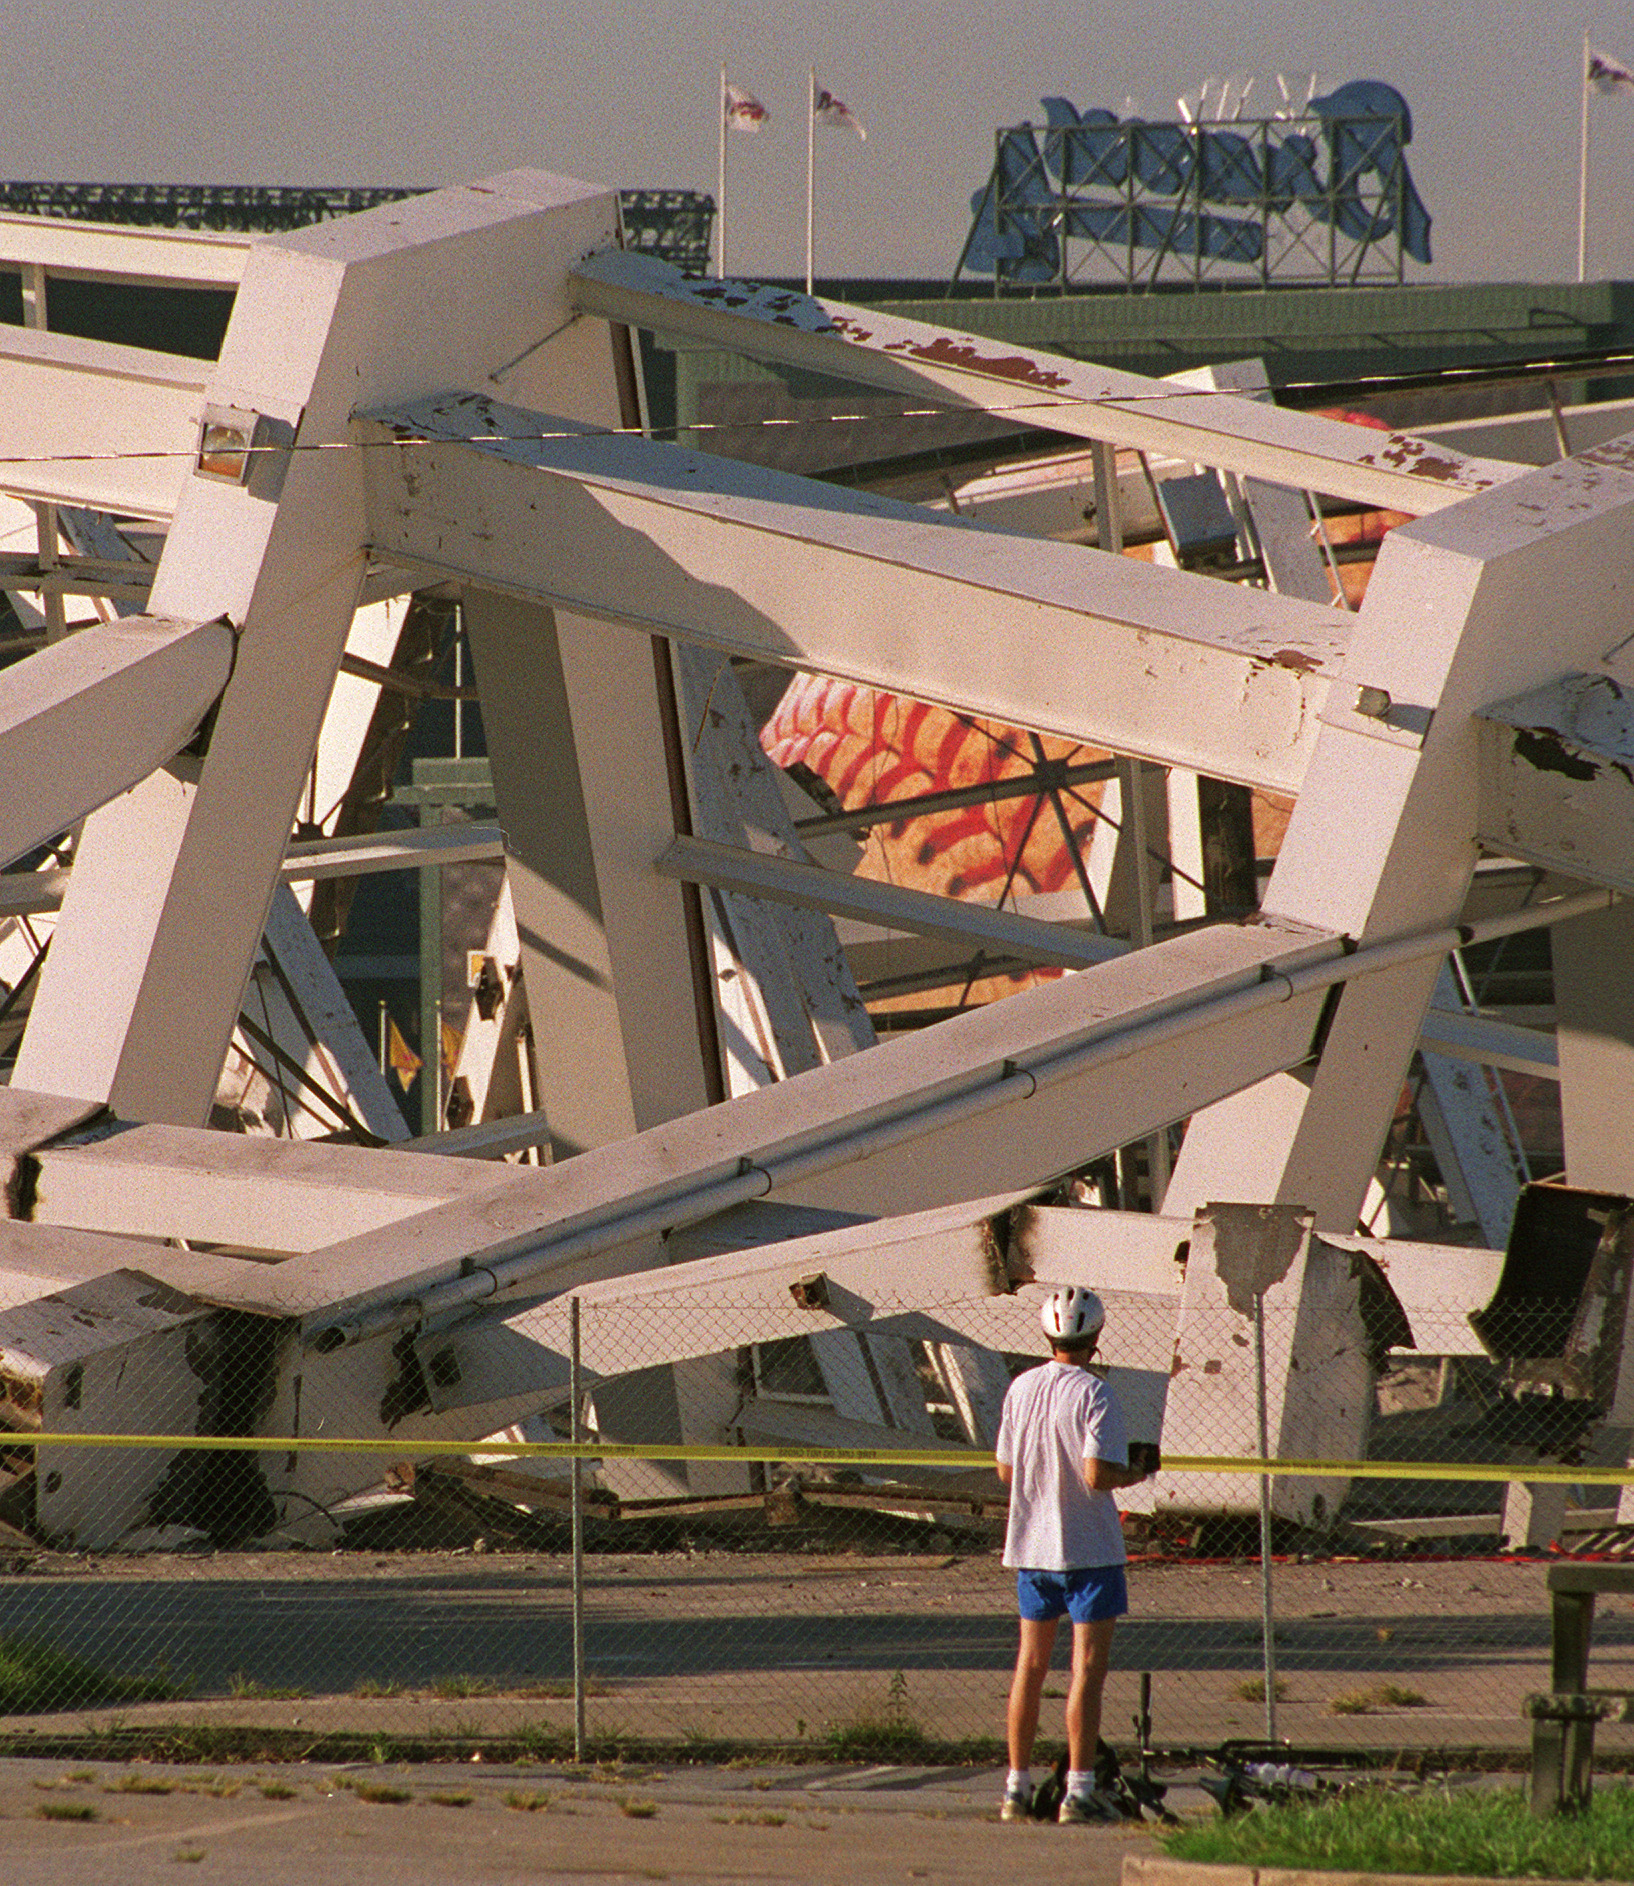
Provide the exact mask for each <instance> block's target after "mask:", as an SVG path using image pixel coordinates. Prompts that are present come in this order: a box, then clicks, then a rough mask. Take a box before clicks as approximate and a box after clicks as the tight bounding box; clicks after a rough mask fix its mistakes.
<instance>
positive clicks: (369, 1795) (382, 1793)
mask: <svg viewBox="0 0 1634 1886" xmlns="http://www.w3.org/2000/svg"><path fill="white" fill-rule="evenodd" d="M352 1792H353V1794H355V1795H356V1796H357V1798H358V1799H359V1800H360V1801H369V1802H371V1803H373V1805H374V1806H376V1807H401V1806H402V1804H403V1803H404V1802H405V1801H412V1800H413V1799H414V1796H413V1794H412V1793H411V1792H410V1790H409V1789H407V1788H393V1787H388V1786H387V1784H386V1783H385V1782H383V1781H354V1782H353V1783H352Z"/></svg>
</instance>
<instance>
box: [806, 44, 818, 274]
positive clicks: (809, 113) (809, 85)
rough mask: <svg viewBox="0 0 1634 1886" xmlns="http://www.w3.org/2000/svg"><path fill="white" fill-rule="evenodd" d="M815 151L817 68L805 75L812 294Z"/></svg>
mask: <svg viewBox="0 0 1634 1886" xmlns="http://www.w3.org/2000/svg"><path fill="white" fill-rule="evenodd" d="M816 150H817V68H816V66H813V67H812V68H811V70H810V72H809V73H808V74H807V75H806V293H807V294H808V295H809V294H810V293H811V292H812V274H811V250H812V241H811V237H812V201H813V188H812V166H813V164H814V162H815V161H816Z"/></svg>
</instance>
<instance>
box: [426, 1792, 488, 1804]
mask: <svg viewBox="0 0 1634 1886" xmlns="http://www.w3.org/2000/svg"><path fill="white" fill-rule="evenodd" d="M426 1799H427V1800H428V1801H429V1802H430V1803H431V1804H432V1806H433V1807H469V1806H470V1805H471V1803H472V1802H473V1801H474V1800H475V1799H476V1796H475V1795H472V1794H428V1795H427V1796H426Z"/></svg>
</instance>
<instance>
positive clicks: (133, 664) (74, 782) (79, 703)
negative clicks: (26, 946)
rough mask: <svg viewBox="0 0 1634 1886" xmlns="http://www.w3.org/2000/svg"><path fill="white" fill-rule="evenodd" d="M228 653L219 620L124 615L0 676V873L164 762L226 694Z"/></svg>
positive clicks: (226, 631)
mask: <svg viewBox="0 0 1634 1886" xmlns="http://www.w3.org/2000/svg"><path fill="white" fill-rule="evenodd" d="M233 646H234V638H233V632H232V630H231V628H229V627H228V625H227V624H226V623H225V622H162V621H156V620H154V619H153V618H151V617H147V616H126V617H124V618H122V619H121V620H119V621H116V622H111V623H104V624H103V625H101V626H100V627H98V628H93V629H85V630H82V631H81V632H80V633H79V634H77V635H72V636H70V637H69V638H68V639H67V640H66V641H62V642H57V643H55V644H53V645H52V646H51V647H49V648H42V649H41V650H40V651H39V652H38V653H37V654H33V655H30V656H28V657H27V658H26V659H25V660H23V661H20V662H16V663H14V664H13V665H12V666H11V667H10V668H7V669H6V670H5V671H4V672H3V673H0V777H3V778H5V779H6V780H9V781H11V782H12V786H11V789H10V790H8V791H7V792H5V793H4V794H0V864H9V863H10V862H11V861H12V859H14V858H18V857H21V856H22V854H23V853H24V852H26V851H30V850H32V849H33V847H34V846H36V845H39V844H43V843H44V842H45V840H46V839H48V838H54V837H56V836H57V834H58V833H59V832H64V831H66V830H67V829H68V828H69V826H71V825H74V824H77V823H78V821H79V820H80V819H82V818H84V817H85V815H86V814H87V813H89V812H94V811H95V810H96V809H97V808H98V807H99V806H103V805H106V804H107V803H108V801H109V800H110V799H112V798H114V797H116V796H117V795H118V794H119V793H122V792H126V791H128V790H129V789H130V788H131V787H132V786H134V785H136V784H137V782H138V781H139V780H143V779H145V778H147V776H148V775H149V774H150V773H151V772H153V771H154V769H155V768H156V767H160V766H163V765H164V764H165V763H166V761H168V760H170V759H171V758H173V757H174V756H175V754H176V753H178V752H179V751H180V750H181V748H182V747H183V746H185V745H186V744H187V742H188V741H189V740H191V739H192V738H193V736H194V734H195V733H197V731H198V727H199V723H200V721H201V720H202V719H203V718H204V716H205V714H206V713H207V712H208V711H209V709H210V707H211V705H212V704H213V703H214V701H215V700H216V698H217V697H218V696H219V695H220V693H221V690H222V689H223V688H224V687H225V686H226V685H227V677H228V676H229V675H230V674H231V672H232V666H233Z"/></svg>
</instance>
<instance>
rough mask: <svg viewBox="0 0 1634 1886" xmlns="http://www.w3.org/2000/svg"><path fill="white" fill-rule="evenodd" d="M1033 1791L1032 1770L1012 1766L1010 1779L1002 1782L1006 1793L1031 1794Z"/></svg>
mask: <svg viewBox="0 0 1634 1886" xmlns="http://www.w3.org/2000/svg"><path fill="white" fill-rule="evenodd" d="M1032 1791H1033V1771H1032V1770H1031V1769H1030V1768H1012V1769H1011V1770H1010V1779H1009V1780H1008V1781H1007V1782H1006V1783H1005V1784H1004V1792H1005V1793H1006V1794H1031V1793H1032Z"/></svg>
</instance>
